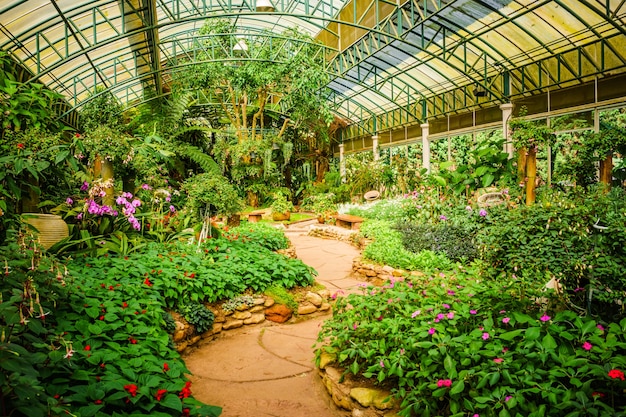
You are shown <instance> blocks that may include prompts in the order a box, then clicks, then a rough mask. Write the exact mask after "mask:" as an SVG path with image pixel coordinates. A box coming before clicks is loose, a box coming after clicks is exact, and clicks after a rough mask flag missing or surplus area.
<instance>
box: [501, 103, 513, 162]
mask: <svg viewBox="0 0 626 417" xmlns="http://www.w3.org/2000/svg"><path fill="white" fill-rule="evenodd" d="M500 110H502V136H503V137H504V148H503V149H502V150H503V151H504V152H506V153H508V154H509V159H511V158H513V142H511V129H509V122H510V121H511V115H512V114H513V103H504V104H502V105H501V106H500Z"/></svg>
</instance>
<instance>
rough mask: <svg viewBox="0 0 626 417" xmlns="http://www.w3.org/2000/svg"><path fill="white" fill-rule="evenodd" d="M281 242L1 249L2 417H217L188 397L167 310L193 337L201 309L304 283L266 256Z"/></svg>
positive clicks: (200, 325) (297, 266)
mask: <svg viewBox="0 0 626 417" xmlns="http://www.w3.org/2000/svg"><path fill="white" fill-rule="evenodd" d="M240 232H241V233H240ZM246 233H247V234H246ZM278 233H280V231H277V230H276V229H273V228H270V227H269V226H252V227H247V228H245V229H241V230H240V231H239V232H238V231H237V229H236V228H235V229H231V230H230V231H229V232H227V233H226V236H225V237H223V238H215V239H207V240H206V241H205V242H204V243H203V244H202V245H200V246H199V247H198V246H196V245H189V244H187V243H185V242H179V241H172V242H169V243H149V244H146V245H145V246H143V247H142V248H141V251H136V252H133V253H129V254H127V255H125V256H122V255H118V254H116V253H115V252H112V253H104V254H103V255H102V256H98V257H92V256H88V255H87V254H81V255H78V256H76V258H74V259H71V260H66V261H65V262H62V261H60V260H58V259H56V258H54V256H52V255H50V254H47V255H45V256H43V257H42V252H41V251H40V250H39V249H38V248H36V247H34V249H35V250H33V246H32V244H33V242H31V241H26V240H24V239H22V240H20V242H21V245H20V246H18V245H17V244H13V245H12V246H10V247H3V248H0V250H1V255H2V257H3V258H4V259H6V262H5V265H4V279H3V281H2V283H1V287H0V291H1V298H0V300H1V301H0V312H1V313H2V314H1V316H0V317H1V319H0V320H1V321H0V327H2V334H3V338H2V341H1V342H0V392H1V395H0V407H1V410H2V414H3V415H15V416H20V415H24V416H29V417H31V416H34V417H36V416H45V415H64V414H67V413H70V414H72V415H75V416H79V417H87V416H102V417H104V416H113V415H116V416H126V415H129V416H130V415H133V416H135V415H136V416H139V415H150V416H180V415H184V416H186V415H189V416H193V415H197V416H200V415H202V416H217V415H219V414H220V409H219V408H218V407H213V406H209V405H204V404H201V403H200V402H198V401H196V400H195V399H193V396H192V389H193V388H192V387H191V384H190V382H189V381H188V380H187V379H186V376H185V375H186V374H188V373H189V371H188V370H187V368H186V367H185V365H184V363H183V362H182V360H181V359H180V357H179V355H178V353H177V352H176V351H175V349H174V346H173V344H172V343H171V338H170V334H169V333H168V332H171V331H172V330H173V329H172V324H173V323H172V319H171V316H170V314H169V311H170V310H175V311H178V312H180V313H181V314H182V315H183V316H184V317H185V318H186V319H187V320H188V321H189V323H190V324H192V325H193V326H194V327H195V328H196V331H197V332H200V333H201V332H204V331H206V330H207V329H209V328H210V327H211V325H212V323H213V318H214V317H213V313H212V312H211V311H210V310H208V309H207V308H206V307H205V303H209V302H214V301H218V300H228V299H231V298H237V297H238V296H240V295H241V294H242V293H244V292H256V293H260V292H263V291H264V290H265V289H266V288H267V287H269V286H280V287H284V288H292V287H294V286H307V285H310V284H311V283H312V282H313V277H314V271H313V270H312V269H311V268H309V267H307V266H306V265H304V264H303V263H302V262H301V261H299V260H293V259H289V258H287V257H285V256H283V255H279V254H277V253H275V252H273V251H272V250H271V249H269V248H268V246H269V247H272V248H273V247H277V246H281V247H282V246H285V242H284V241H283V240H282V239H280V237H279V236H278ZM263 236H267V237H268V239H267V240H266V245H265V246H264V245H261V244H259V242H262V241H263V240H264V239H263ZM28 248H30V249H28Z"/></svg>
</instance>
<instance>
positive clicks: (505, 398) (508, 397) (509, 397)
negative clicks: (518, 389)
mask: <svg viewBox="0 0 626 417" xmlns="http://www.w3.org/2000/svg"><path fill="white" fill-rule="evenodd" d="M511 398H513V396H512V395H507V396H506V397H504V401H505V402H506V401H508V400H510V399H511Z"/></svg>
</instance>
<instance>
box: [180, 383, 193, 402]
mask: <svg viewBox="0 0 626 417" xmlns="http://www.w3.org/2000/svg"><path fill="white" fill-rule="evenodd" d="M190 387H191V381H187V382H185V387H184V388H183V389H182V391H181V392H180V394H178V396H179V397H180V398H187V397H189V396H190V395H191V388H190Z"/></svg>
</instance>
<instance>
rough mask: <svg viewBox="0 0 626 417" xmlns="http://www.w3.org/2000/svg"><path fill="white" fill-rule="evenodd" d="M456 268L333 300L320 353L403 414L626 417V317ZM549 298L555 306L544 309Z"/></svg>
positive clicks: (368, 289) (549, 304) (320, 335)
mask: <svg viewBox="0 0 626 417" xmlns="http://www.w3.org/2000/svg"><path fill="white" fill-rule="evenodd" d="M476 277H477V275H476V270H473V269H465V268H463V269H462V270H461V269H459V270H457V271H455V273H453V274H450V273H438V274H433V275H430V276H428V275H427V276H425V277H423V278H415V277H411V278H403V279H400V280H394V279H390V281H389V282H388V283H387V284H386V285H384V286H383V287H373V286H369V287H365V288H363V294H352V295H349V296H347V297H338V298H337V301H336V305H335V310H334V316H333V318H332V319H330V320H328V321H327V322H326V323H325V324H324V326H323V329H322V331H321V332H320V334H319V339H318V343H319V345H318V347H317V355H318V357H319V355H321V353H322V352H326V353H329V354H331V355H332V356H333V357H334V358H335V361H336V365H337V366H340V367H342V368H343V369H344V371H345V372H346V373H350V374H353V375H357V376H359V377H364V378H368V379H370V380H371V382H372V383H373V384H383V385H384V386H386V387H393V390H392V392H393V397H394V399H395V401H396V404H399V405H400V413H399V414H400V415H402V416H406V417H409V416H426V417H428V416H468V415H469V416H473V415H479V416H555V417H557V416H559V417H560V416H565V415H567V416H587V415H596V416H607V417H608V416H616V415H623V413H625V412H626V399H625V398H624V395H623V390H624V389H626V383H625V382H624V381H623V380H622V379H621V377H622V376H623V372H624V370H625V368H626V356H625V355H624V352H625V349H626V320H622V321H621V322H619V323H600V322H598V321H596V320H594V319H593V318H590V317H580V316H578V315H577V314H575V313H574V312H572V311H568V310H562V309H560V308H556V309H555V308H553V307H549V306H554V305H557V304H551V303H549V302H548V301H549V294H548V293H546V292H545V291H541V288H536V289H534V290H533V289H532V287H531V288H527V289H526V292H525V296H524V297H523V298H521V297H520V296H519V290H518V289H517V288H516V286H515V285H516V283H515V281H507V280H502V281H500V282H496V281H484V280H482V279H477V278H476ZM537 300H545V301H547V302H548V303H547V304H543V303H538V302H537Z"/></svg>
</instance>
